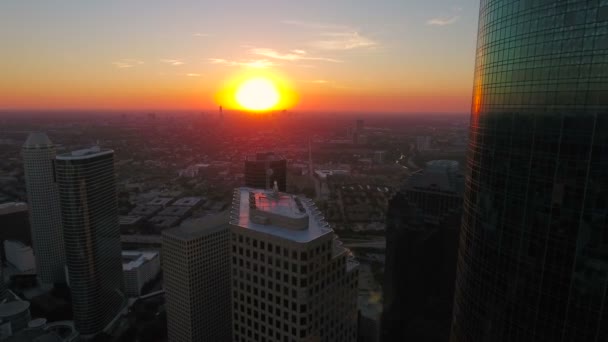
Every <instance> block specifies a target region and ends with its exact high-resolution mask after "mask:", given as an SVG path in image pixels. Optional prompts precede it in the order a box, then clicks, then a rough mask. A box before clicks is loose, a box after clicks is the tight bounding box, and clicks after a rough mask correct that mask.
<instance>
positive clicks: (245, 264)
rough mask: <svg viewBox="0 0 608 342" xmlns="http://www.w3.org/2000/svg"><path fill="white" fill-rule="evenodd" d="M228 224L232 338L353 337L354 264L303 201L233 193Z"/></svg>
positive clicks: (335, 340)
mask: <svg viewBox="0 0 608 342" xmlns="http://www.w3.org/2000/svg"><path fill="white" fill-rule="evenodd" d="M230 225H231V248H232V250H231V252H232V324H233V329H232V331H233V341H235V342H244V341H319V342H325V341H326V342H347V341H349V342H354V341H356V340H357V281H358V263H357V262H356V261H355V260H354V258H353V256H352V255H351V254H350V252H349V250H348V249H346V248H344V247H342V244H341V242H340V241H338V240H337V237H336V235H335V234H334V232H333V230H332V229H331V228H330V227H329V224H328V223H327V222H325V220H324V219H323V217H322V215H321V214H320V212H319V210H318V209H317V208H316V207H315V206H314V203H313V202H312V201H311V200H309V199H306V198H302V197H298V196H294V195H290V194H286V193H281V192H278V191H272V190H260V189H252V188H239V189H236V190H235V192H234V200H233V204H232V209H231V212H230Z"/></svg>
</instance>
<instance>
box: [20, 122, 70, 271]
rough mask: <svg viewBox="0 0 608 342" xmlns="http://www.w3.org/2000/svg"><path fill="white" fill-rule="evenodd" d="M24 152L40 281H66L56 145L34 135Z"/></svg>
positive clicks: (24, 146) (38, 135) (45, 137)
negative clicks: (55, 161)
mask: <svg viewBox="0 0 608 342" xmlns="http://www.w3.org/2000/svg"><path fill="white" fill-rule="evenodd" d="M21 151H22V156H23V168H24V171H25V183H26V187H27V198H28V203H29V214H30V225H31V228H32V241H33V245H34V252H35V254H36V269H37V273H38V278H39V279H40V281H41V282H44V283H61V282H65V275H64V266H65V251H64V244H63V232H62V227H61V208H60V206H59V192H58V188H57V183H56V180H55V170H54V159H55V153H56V151H55V145H53V143H52V142H51V140H50V139H49V137H48V136H47V135H46V134H45V133H38V132H37V133H31V134H30V135H29V136H28V138H27V140H26V142H25V144H24V145H23V148H22V150H21Z"/></svg>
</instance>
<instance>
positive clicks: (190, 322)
mask: <svg viewBox="0 0 608 342" xmlns="http://www.w3.org/2000/svg"><path fill="white" fill-rule="evenodd" d="M163 260H164V267H163V269H164V288H165V291H166V299H167V304H166V305H167V330H168V335H169V341H170V342H190V341H214V342H231V341H232V311H231V299H230V298H231V291H230V286H231V285H230V229H229V226H228V216H227V215H225V214H219V215H216V216H212V217H209V218H204V219H201V220H192V221H186V222H185V223H183V224H182V225H181V226H180V227H177V228H173V229H167V230H164V231H163Z"/></svg>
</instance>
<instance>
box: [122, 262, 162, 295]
mask: <svg viewBox="0 0 608 342" xmlns="http://www.w3.org/2000/svg"><path fill="white" fill-rule="evenodd" d="M122 272H123V275H124V279H125V293H126V294H127V296H129V297H137V296H140V295H141V290H142V288H143V287H144V285H146V284H147V283H148V282H150V281H151V280H153V279H154V278H156V276H157V275H158V273H159V272H160V253H159V252H157V251H122Z"/></svg>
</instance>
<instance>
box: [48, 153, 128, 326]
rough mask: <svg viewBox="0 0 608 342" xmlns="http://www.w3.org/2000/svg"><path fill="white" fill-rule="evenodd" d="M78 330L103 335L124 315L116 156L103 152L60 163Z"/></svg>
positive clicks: (69, 157) (69, 156) (65, 158)
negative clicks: (120, 313)
mask: <svg viewBox="0 0 608 342" xmlns="http://www.w3.org/2000/svg"><path fill="white" fill-rule="evenodd" d="M55 167H56V173H57V183H58V185H59V197H60V201H61V216H62V218H63V235H64V240H65V251H66V257H67V266H68V282H69V286H70V289H71V293H72V309H73V312H74V322H75V324H76V329H77V330H78V331H79V332H80V333H81V334H82V335H93V334H96V333H99V332H101V331H102V330H103V329H104V328H105V327H106V326H107V325H108V323H110V321H111V320H112V319H113V318H114V317H115V316H116V314H117V313H118V312H119V311H120V310H121V309H122V306H123V304H124V303H123V301H124V300H126V298H125V295H124V283H123V275H122V257H121V246H120V228H119V225H118V208H117V202H116V180H115V175H114V151H112V150H102V149H100V148H99V147H92V148H89V149H84V150H78V151H74V152H71V153H66V154H61V155H58V156H57V159H56V160H55Z"/></svg>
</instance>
